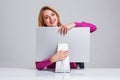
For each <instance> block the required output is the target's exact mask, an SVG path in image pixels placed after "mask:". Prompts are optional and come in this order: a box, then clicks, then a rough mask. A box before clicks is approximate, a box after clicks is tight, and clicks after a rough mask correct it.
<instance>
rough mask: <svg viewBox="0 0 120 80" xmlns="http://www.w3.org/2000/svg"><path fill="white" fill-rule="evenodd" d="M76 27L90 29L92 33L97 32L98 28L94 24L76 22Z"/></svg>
mask: <svg viewBox="0 0 120 80" xmlns="http://www.w3.org/2000/svg"><path fill="white" fill-rule="evenodd" d="M75 25H76V27H90V32H94V31H96V29H97V27H96V26H95V25H94V24H91V23H87V22H75Z"/></svg>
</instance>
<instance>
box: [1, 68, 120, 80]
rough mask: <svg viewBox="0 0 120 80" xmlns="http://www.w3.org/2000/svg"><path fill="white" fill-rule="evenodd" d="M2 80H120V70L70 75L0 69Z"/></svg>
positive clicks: (87, 70) (79, 71)
mask: <svg viewBox="0 0 120 80" xmlns="http://www.w3.org/2000/svg"><path fill="white" fill-rule="evenodd" d="M0 80H120V69H107V68H88V69H87V68H86V69H79V70H76V69H72V70H71V72H70V73H55V72H54V71H53V70H40V71H38V70H36V69H24V68H0Z"/></svg>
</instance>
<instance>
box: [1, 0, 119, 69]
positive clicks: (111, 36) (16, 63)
mask: <svg viewBox="0 0 120 80" xmlns="http://www.w3.org/2000/svg"><path fill="white" fill-rule="evenodd" d="M119 3H120V1H119V0H52V1H51V0H0V67H26V68H34V60H35V51H36V50H35V41H36V40H35V27H36V26H37V18H38V14H39V10H40V8H41V7H43V6H44V5H50V6H52V7H54V8H55V9H56V10H57V11H58V12H59V14H60V16H61V21H62V23H63V24H64V23H69V22H74V21H87V22H91V23H94V24H95V25H96V26H97V28H98V29H97V31H96V32H94V33H92V34H91V46H90V47H91V51H90V54H91V55H90V62H89V63H87V64H86V67H98V68H100V67H102V68H103V67H105V68H120V63H119V61H120V58H119V57H120V54H119V53H120V42H119V41H120V36H119V35H118V34H119V30H120V27H119V25H120V22H119V21H120V15H119V14H120V9H119V7H120V5H119Z"/></svg>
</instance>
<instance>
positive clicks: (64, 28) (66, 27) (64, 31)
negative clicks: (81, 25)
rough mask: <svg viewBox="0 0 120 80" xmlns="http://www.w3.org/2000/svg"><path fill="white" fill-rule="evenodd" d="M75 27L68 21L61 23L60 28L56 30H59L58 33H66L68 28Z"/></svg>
mask: <svg viewBox="0 0 120 80" xmlns="http://www.w3.org/2000/svg"><path fill="white" fill-rule="evenodd" d="M73 27H75V23H74V22H73V23H69V24H65V25H61V26H60V29H59V30H58V32H60V34H63V35H65V34H67V32H68V30H70V29H71V28H73Z"/></svg>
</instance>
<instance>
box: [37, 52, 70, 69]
mask: <svg viewBox="0 0 120 80" xmlns="http://www.w3.org/2000/svg"><path fill="white" fill-rule="evenodd" d="M68 53H69V51H68V50H66V51H62V50H60V51H57V52H56V53H55V54H54V55H53V56H52V57H50V58H49V59H47V60H43V61H39V62H36V63H35V64H36V69H38V70H41V69H44V68H45V67H48V66H50V65H51V64H53V63H54V62H57V61H61V60H63V59H65V58H66V57H67V56H68Z"/></svg>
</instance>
